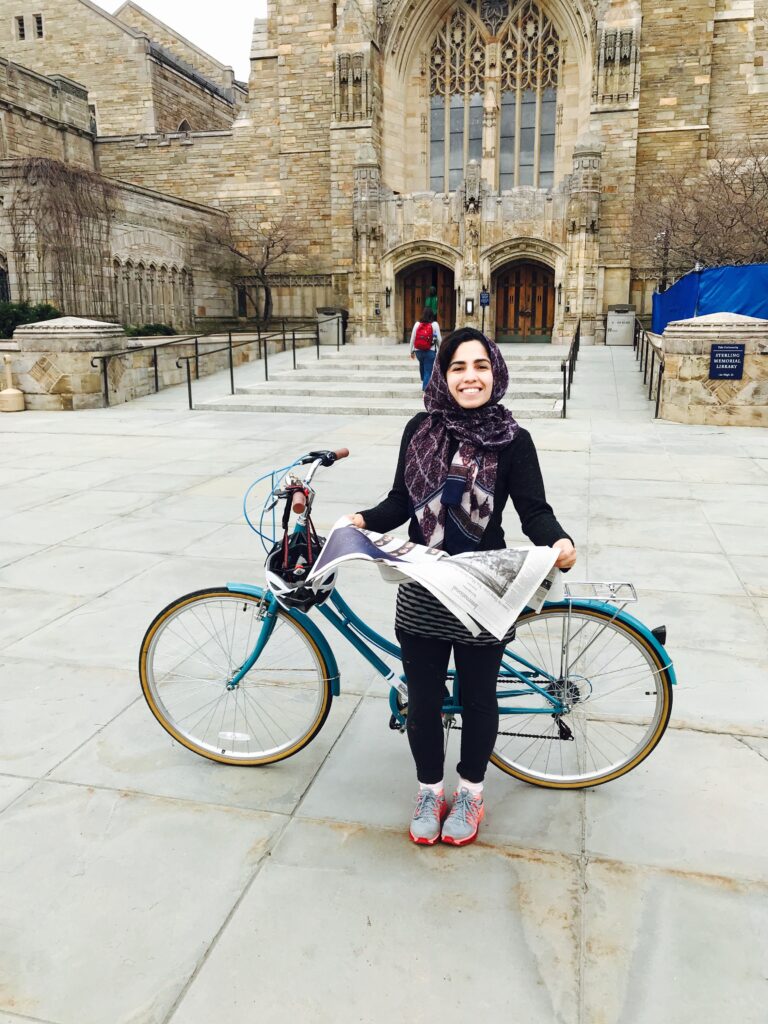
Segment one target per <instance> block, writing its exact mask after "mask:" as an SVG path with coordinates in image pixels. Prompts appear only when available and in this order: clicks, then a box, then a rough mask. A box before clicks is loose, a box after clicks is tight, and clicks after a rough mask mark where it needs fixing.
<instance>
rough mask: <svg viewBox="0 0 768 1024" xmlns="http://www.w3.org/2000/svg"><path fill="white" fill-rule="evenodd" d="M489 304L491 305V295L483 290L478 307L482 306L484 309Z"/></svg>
mask: <svg viewBox="0 0 768 1024" xmlns="http://www.w3.org/2000/svg"><path fill="white" fill-rule="evenodd" d="M490 304H491V293H490V292H487V291H485V289H483V291H481V292H480V305H481V306H482V308H483V309H485V308H486V307H488V306H490Z"/></svg>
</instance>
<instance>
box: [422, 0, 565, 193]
mask: <svg viewBox="0 0 768 1024" xmlns="http://www.w3.org/2000/svg"><path fill="white" fill-rule="evenodd" d="M492 43H493V44H494V46H498V52H499V63H498V66H497V65H496V62H495V61H493V60H488V48H489V46H490V45H491V44H492ZM559 68H560V41H559V38H558V35H557V31H556V29H555V27H554V25H553V24H552V22H551V21H550V20H549V18H548V17H547V16H546V14H545V13H544V12H543V10H542V9H541V7H540V6H539V5H538V4H537V3H536V2H535V0H522V2H521V3H514V2H513V0H465V2H462V3H459V4H458V5H457V6H456V7H455V8H454V9H453V11H452V12H451V13H450V14H448V16H447V17H446V18H445V20H444V21H443V23H442V24H441V25H440V27H439V28H438V30H437V32H436V34H435V36H434V38H433V40H432V44H431V47H430V54H429V76H430V81H429V85H430V161H429V176H430V187H431V188H432V190H433V191H435V192H444V191H454V190H456V189H457V188H459V186H460V184H461V181H462V179H463V177H464V170H465V167H466V166H467V163H468V162H469V161H470V160H473V159H474V160H477V161H478V162H480V161H481V160H482V157H483V125H484V120H485V119H484V109H485V108H486V107H487V106H489V107H490V109H491V110H493V109H494V108H495V106H496V96H500V97H501V102H500V115H501V116H500V117H498V118H496V119H492V120H495V121H496V125H495V131H496V138H495V146H496V152H497V154H498V161H497V168H496V181H497V184H498V187H499V188H500V189H501V190H507V189H511V188H515V187H516V186H518V185H534V186H537V187H539V188H551V187H552V185H553V184H554V169H555V128H556V116H557V86H558V76H559ZM491 127H493V124H491Z"/></svg>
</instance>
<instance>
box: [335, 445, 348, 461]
mask: <svg viewBox="0 0 768 1024" xmlns="http://www.w3.org/2000/svg"><path fill="white" fill-rule="evenodd" d="M333 454H334V455H335V456H336V458H337V459H348V458H349V448H339V450H338V451H337V452H334V453H333Z"/></svg>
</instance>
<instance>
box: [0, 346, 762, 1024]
mask: <svg viewBox="0 0 768 1024" xmlns="http://www.w3.org/2000/svg"><path fill="white" fill-rule="evenodd" d="M221 391H222V382H221V380H219V381H218V382H217V381H215V380H207V381H204V382H201V385H200V393H201V394H203V395H205V394H209V395H212V396H214V395H215V394H217V393H221ZM570 412H571V415H570V418H569V419H568V420H566V421H553V420H548V421H541V422H532V423H530V424H529V425H530V427H531V430H532V432H533V434H534V438H535V440H536V442H537V445H538V447H539V450H540V454H541V460H542V463H543V466H544V471H545V477H546V480H547V483H548V490H549V494H550V497H551V500H552V502H553V504H554V507H555V509H556V511H557V513H558V515H559V516H560V517H561V519H562V520H563V522H564V523H565V524H566V526H567V527H568V528H569V530H570V531H571V532H572V533H573V535H574V537H575V538H576V540H577V543H578V546H579V549H580V553H581V563H580V566H579V568H578V569H577V570H576V571H575V575H576V576H577V577H578V578H591V579H606V578H608V579H620V578H629V579H631V580H633V581H634V582H635V583H636V584H637V586H638V588H639V591H640V594H641V602H640V604H639V605H638V606H636V611H637V614H638V615H639V617H640V618H642V619H644V620H645V621H647V622H649V623H650V624H651V625H657V624H659V623H660V622H666V624H667V626H668V628H669V644H668V646H669V649H670V651H671V652H672V654H673V656H674V658H675V660H676V663H677V667H678V674H679V677H680V686H679V687H678V691H677V693H676V705H675V709H674V713H673V725H672V728H671V729H670V730H669V731H668V733H667V735H666V737H665V738H664V741H663V742H662V744H661V746H660V747H659V749H658V750H657V751H656V752H655V753H654V754H653V756H652V757H651V758H650V759H649V760H648V761H646V762H645V763H644V764H643V765H642V766H641V767H640V768H639V769H637V770H636V771H635V772H633V773H632V774H631V775H629V776H627V777H625V778H623V779H620V780H618V781H616V782H614V783H612V784H611V785H608V786H604V787H602V788H600V789H596V790H593V791H589V792H585V793H584V792H583V793H552V792H547V791H544V790H538V789H534V788H532V787H528V786H525V785H523V784H519V783H516V782H514V781H513V780H511V779H510V778H508V777H506V776H502V775H501V773H499V772H496V771H495V770H494V769H491V774H490V775H489V778H488V787H487V803H488V817H487V824H486V825H485V828H484V830H483V833H482V838H481V841H480V842H478V843H477V844H476V845H475V846H474V847H469V848H467V849H463V850H457V849H450V848H444V847H438V848H434V849H424V848H416V847H414V846H411V845H410V844H409V843H408V842H407V840H406V836H405V823H406V820H407V817H408V814H409V809H410V806H411V799H412V795H413V790H414V779H413V771H412V768H411V765H410V759H409V755H408V751H407V747H406V741H405V739H404V738H403V737H402V736H400V735H399V734H396V733H392V732H390V731H389V729H388V728H387V720H388V715H389V712H388V708H387V704H386V701H385V697H386V692H385V689H384V688H383V686H382V685H381V683H380V682H378V681H376V680H374V679H373V676H372V673H371V671H370V670H369V669H368V668H367V667H366V666H365V664H364V663H363V662H362V661H361V659H360V658H359V657H358V656H357V655H355V654H353V653H349V652H345V653H343V652H341V651H339V653H340V654H342V653H343V657H342V658H341V659H340V660H341V662H342V672H343V696H342V697H341V698H339V699H338V700H336V701H334V706H333V709H332V711H331V714H330V717H329V719H328V721H327V723H326V725H325V727H324V728H323V730H322V732H321V733H320V735H319V737H318V739H317V740H316V741H315V743H314V744H312V745H311V746H310V747H309V748H308V749H307V750H306V751H304V752H302V753H301V754H299V755H298V756H296V757H294V758H292V759H290V760H288V761H286V762H283V763H282V764H281V765H277V766H274V767H271V768H265V769H235V768H225V767H220V766H217V765H215V764H212V763H209V762H207V761H205V760H203V759H201V758H198V757H196V756H194V755H193V754H191V753H189V752H187V751H186V750H184V749H180V748H179V747H178V746H175V745H174V744H173V743H172V742H171V741H170V739H169V738H168V737H167V736H166V735H165V733H163V732H162V730H161V729H160V728H159V727H158V726H157V724H156V723H155V722H154V720H153V719H152V718H151V716H150V715H149V713H148V711H147V710H146V709H145V707H144V704H143V701H142V699H141V698H140V696H139V687H138V680H137V674H136V659H137V652H138V647H139V642H140V639H141V636H142V634H143V631H144V629H145V627H146V625H147V624H148V622H149V621H150V619H151V618H152V617H153V615H154V614H155V613H156V612H157V611H158V610H159V608H160V607H162V605H163V604H164V602H166V601H167V600H169V599H170V598H172V597H174V596H176V595H178V594H179V593H181V592H184V591H187V590H192V589H195V588H198V587H203V586H208V585H215V584H219V583H222V582H224V581H226V580H230V579H235V578H240V579H242V578H249V579H253V580H255V581H259V580H260V577H261V555H260V549H259V546H258V544H257V541H256V539H255V538H254V537H253V535H251V534H250V533H249V531H248V528H247V527H246V526H245V525H243V524H242V520H241V513H240V500H241V496H242V494H243V492H244V490H245V488H246V486H247V485H248V484H249V482H250V481H251V480H252V479H253V478H254V477H255V476H256V474H257V471H258V470H259V469H261V468H262V467H266V466H270V465H271V464H274V463H277V462H279V460H281V459H283V458H285V456H286V455H292V454H294V453H298V452H301V451H303V450H306V449H307V448H309V447H316V446H319V445H323V446H329V447H337V446H341V445H347V446H348V447H349V448H350V449H351V451H352V454H353V457H352V458H350V459H349V460H347V461H346V462H344V463H341V464H340V465H339V466H337V467H335V468H334V469H333V470H331V471H328V472H326V473H325V475H324V477H323V478H321V479H320V484H319V487H320V496H321V504H320V506H319V508H321V509H324V512H323V514H322V516H321V519H322V521H323V523H324V524H327V523H328V522H330V521H332V520H333V519H334V518H336V516H337V515H338V514H339V513H341V512H343V511H349V510H355V509H357V508H361V507H365V506H366V505H368V504H370V503H372V502H374V501H375V500H376V499H377V498H378V497H379V496H380V495H382V494H383V493H384V492H385V491H386V490H387V489H388V485H389V481H390V476H391V473H392V470H393V468H394V464H395V459H396V453H397V444H398V440H399V435H400V431H401V428H402V423H401V422H399V421H398V420H396V419H394V418H392V417H387V418H378V417H375V416H365V417H359V418H354V417H343V416H327V417H302V416H288V415H285V416H275V415H269V416H266V415H256V414H240V413H227V414H223V413H213V412H211V413H204V412H196V413H193V414H190V413H189V412H187V410H186V395H185V394H184V391H183V389H175V390H173V391H168V392H163V393H161V394H160V395H159V396H153V397H151V398H147V399H142V400H141V401H139V402H136V403H134V404H132V405H130V406H123V407H120V408H115V409H110V410H100V411H93V412H82V413H77V414H63V413H58V414H51V413H26V414H19V415H15V416H10V415H9V416H4V417H0V451H2V459H1V460H0V486H1V487H2V491H1V492H0V641H2V653H3V657H2V659H0V662H1V664H0V1024H20V1022H22V1021H27V1022H29V1021H38V1022H52V1024H165V1022H169V1024H204V1022H205V1024H207V1022H210V1021H213V1020H225V1021H227V1022H228V1024H252V1022H253V1021H256V1020H258V1021H262V1022H266V1024H272V1022H284V1021H302V1022H303V1021H308V1022H313V1024H314V1022H318V1024H325V1022H334V1024H347V1022H349V1024H351V1022H365V1024H389V1022H390V1021H399V1020H403V1021H408V1022H411V1021H414V1022H425V1024H427V1022H429V1024H431V1022H433V1021H436V1020H440V1021H441V1022H443V1024H465V1022H467V1021H471V1020H475V1019H478V1018H479V1017H480V1016H486V1015H488V1016H495V1017H496V1018H498V1019H501V1017H502V1015H503V1016H504V1017H505V1018H508V1019H509V1018H511V1019H514V1020H515V1021H521V1022H525V1024H555V1022H556V1024H658V1022H664V1024H692V1022H694V1021H695V1022H697V1024H724V1022H730V1021H735V1022H738V1024H758V1022H760V1024H763V1022H764V1021H765V1019H766V1011H765V1006H766V1003H767V1002H768V980H767V978H768V971H767V969H766V949H768V858H767V857H766V849H768V716H767V715H766V703H767V702H766V696H765V687H766V679H767V678H768V672H767V670H768V656H767V654H766V641H768V586H767V585H766V582H765V580H766V578H768V550H767V546H766V542H765V526H766V512H767V511H768V435H767V434H765V433H764V432H761V431H758V430H749V429H726V428H706V427H679V426H673V425H669V424H663V423H658V422H654V421H653V420H652V419H651V415H652V411H651V407H650V405H649V403H648V402H647V401H646V400H645V398H644V397H643V391H642V387H641V384H640V381H639V377H638V373H637V370H636V368H635V363H634V361H633V357H632V353H631V352H630V351H627V350H619V349H614V350H611V349H585V350H583V351H582V356H581V359H580V362H579V368H578V371H577V376H576V383H575V388H574V397H573V403H572V405H571V409H570ZM509 532H510V534H511V536H512V537H515V536H517V535H518V531H517V528H516V525H515V522H514V516H511V517H510V519H509ZM342 588H343V591H344V592H345V594H346V595H347V596H348V597H350V598H351V600H352V603H358V604H363V605H364V606H365V607H366V611H367V612H368V613H369V616H370V618H371V619H372V620H373V621H374V622H375V623H377V624H380V625H381V626H382V628H385V629H389V628H390V627H389V623H390V620H391V617H392V610H393V590H392V589H391V588H388V587H387V586H386V585H385V584H383V583H381V582H380V581H379V578H378V574H377V573H376V572H375V571H369V572H363V571H358V570H357V569H351V570H349V571H348V572H347V573H346V574H345V577H344V578H343V581H342ZM455 760H456V750H455V748H452V749H451V750H450V751H449V762H448V763H449V765H451V766H452V765H453V764H454V763H455ZM449 778H452V773H451V775H449Z"/></svg>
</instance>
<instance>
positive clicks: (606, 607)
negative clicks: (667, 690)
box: [544, 601, 677, 686]
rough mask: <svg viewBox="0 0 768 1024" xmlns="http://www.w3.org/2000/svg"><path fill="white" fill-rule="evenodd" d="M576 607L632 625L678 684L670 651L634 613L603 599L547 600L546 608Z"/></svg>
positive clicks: (675, 684)
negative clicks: (620, 609) (618, 608)
mask: <svg viewBox="0 0 768 1024" xmlns="http://www.w3.org/2000/svg"><path fill="white" fill-rule="evenodd" d="M569 604H570V606H571V608H575V609H581V610H583V611H597V612H603V613H604V614H605V615H610V616H611V618H615V619H616V620H617V621H619V622H623V623H624V624H625V625H626V626H631V627H632V629H634V630H635V632H637V633H639V634H640V635H641V636H642V638H643V640H645V642H646V643H647V644H648V646H649V647H652V648H653V649H654V651H655V652H656V654H658V656H659V658H661V660H662V663H663V665H664V666H665V668H666V670H667V672H668V673H669V679H670V682H671V683H672V685H673V686H677V675H676V674H675V666H674V665H673V664H672V659H671V658H670V656H669V653H668V651H667V649H666V648H665V647H663V646H662V644H660V643H659V641H658V640H657V639H656V637H655V636H654V635H653V633H652V632H651V631H650V629H649V628H648V627H647V626H646V625H644V624H643V623H642V622H641V621H640V620H639V619H636V618H635V617H634V615H630V614H629V613H628V612H625V611H620V612H618V613H617V610H616V606H615V605H612V604H605V603H604V602H603V601H557V602H553V603H551V604H550V603H549V602H547V603H546V604H545V605H544V608H562V609H563V610H564V611H567V610H568V606H569Z"/></svg>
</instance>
